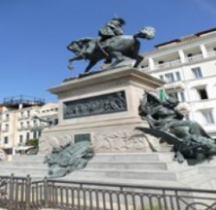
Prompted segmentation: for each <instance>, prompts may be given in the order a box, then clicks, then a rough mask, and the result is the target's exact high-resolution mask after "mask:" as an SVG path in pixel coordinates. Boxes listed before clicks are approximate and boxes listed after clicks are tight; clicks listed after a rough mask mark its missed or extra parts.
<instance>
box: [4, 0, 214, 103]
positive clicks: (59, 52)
mask: <svg viewBox="0 0 216 210" xmlns="http://www.w3.org/2000/svg"><path fill="white" fill-rule="evenodd" d="M114 15H118V16H121V17H123V18H124V19H126V21H127V24H126V25H125V27H124V29H125V33H126V34H134V33H135V32H137V31H138V30H139V29H140V28H142V27H144V26H153V27H155V28H156V30H157V34H156V37H155V39H154V40H151V41H146V40H142V41H141V42H142V51H145V50H149V49H152V48H153V47H154V45H155V44H158V43H161V42H165V41H169V40H171V39H175V38H178V37H180V36H185V35H189V34H192V33H196V32H198V31H202V30H207V29H210V28H214V27H216V1H215V0H148V1H147V0H0V72H1V77H0V78H1V79H0V90H1V91H0V101H2V99H3V98H4V97H9V96H13V95H20V94H22V95H28V96H36V97H41V98H45V99H46V100H47V101H55V100H56V97H55V96H54V95H51V94H50V93H49V92H47V91H46V90H47V89H48V88H50V87H52V86H56V85H57V84H59V83H61V81H62V80H63V79H65V78H67V77H71V76H74V75H76V74H78V73H80V72H82V71H83V69H84V67H85V66H86V65H87V63H86V62H85V61H79V62H76V63H74V67H75V69H74V70H73V71H69V70H68V69H67V61H68V58H69V57H72V56H73V54H72V53H71V52H69V51H68V50H67V49H66V45H67V44H69V43H70V42H71V41H72V40H75V39H78V38H81V37H85V36H90V37H96V36H97V31H98V28H99V27H101V26H102V25H104V23H106V22H107V21H109V20H110V19H111V18H112V17H113V16H114Z"/></svg>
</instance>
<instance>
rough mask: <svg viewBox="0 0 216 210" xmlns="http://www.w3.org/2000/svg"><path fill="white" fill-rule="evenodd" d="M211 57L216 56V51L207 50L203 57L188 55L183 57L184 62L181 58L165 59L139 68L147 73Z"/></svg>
mask: <svg viewBox="0 0 216 210" xmlns="http://www.w3.org/2000/svg"><path fill="white" fill-rule="evenodd" d="M212 57H216V51H209V52H208V57H207V58H204V57H203V55H202V54H196V55H193V56H190V57H185V60H184V63H183V62H182V61H181V60H174V61H167V62H164V63H161V64H155V66H154V68H153V69H150V68H149V67H146V68H140V70H141V71H143V72H145V73H148V72H150V71H154V70H162V69H166V68H172V67H177V66H181V65H183V64H186V63H196V62H199V61H202V60H205V59H209V58H212Z"/></svg>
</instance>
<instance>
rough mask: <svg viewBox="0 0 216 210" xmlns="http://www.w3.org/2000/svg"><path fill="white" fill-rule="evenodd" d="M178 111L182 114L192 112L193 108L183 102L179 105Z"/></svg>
mask: <svg viewBox="0 0 216 210" xmlns="http://www.w3.org/2000/svg"><path fill="white" fill-rule="evenodd" d="M176 109H177V110H178V111H180V112H190V110H191V107H190V105H189V104H188V103H187V102H181V103H179V104H178V106H177V107H176Z"/></svg>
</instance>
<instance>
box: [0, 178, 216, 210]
mask: <svg viewBox="0 0 216 210" xmlns="http://www.w3.org/2000/svg"><path fill="white" fill-rule="evenodd" d="M1 186H5V187H4V189H3V190H2V191H0V207H3V208H6V209H8V210H15V209H16V210H25V209H26V210H30V209H46V208H47V209H48V208H49V209H68V210H216V191H215V190H200V189H183V188H168V187H152V186H140V185H132V184H124V185H123V184H104V183H99V182H79V181H63V180H51V179H46V178H45V179H44V180H41V181H31V178H30V177H29V176H28V177H26V178H22V177H13V176H11V177H0V189H1ZM1 192H2V193H1Z"/></svg>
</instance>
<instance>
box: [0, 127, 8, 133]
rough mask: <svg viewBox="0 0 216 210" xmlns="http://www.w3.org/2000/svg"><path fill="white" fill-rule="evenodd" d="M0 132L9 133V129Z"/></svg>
mask: <svg viewBox="0 0 216 210" xmlns="http://www.w3.org/2000/svg"><path fill="white" fill-rule="evenodd" d="M1 132H2V133H7V132H9V129H6V128H4V129H2V130H1Z"/></svg>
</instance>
